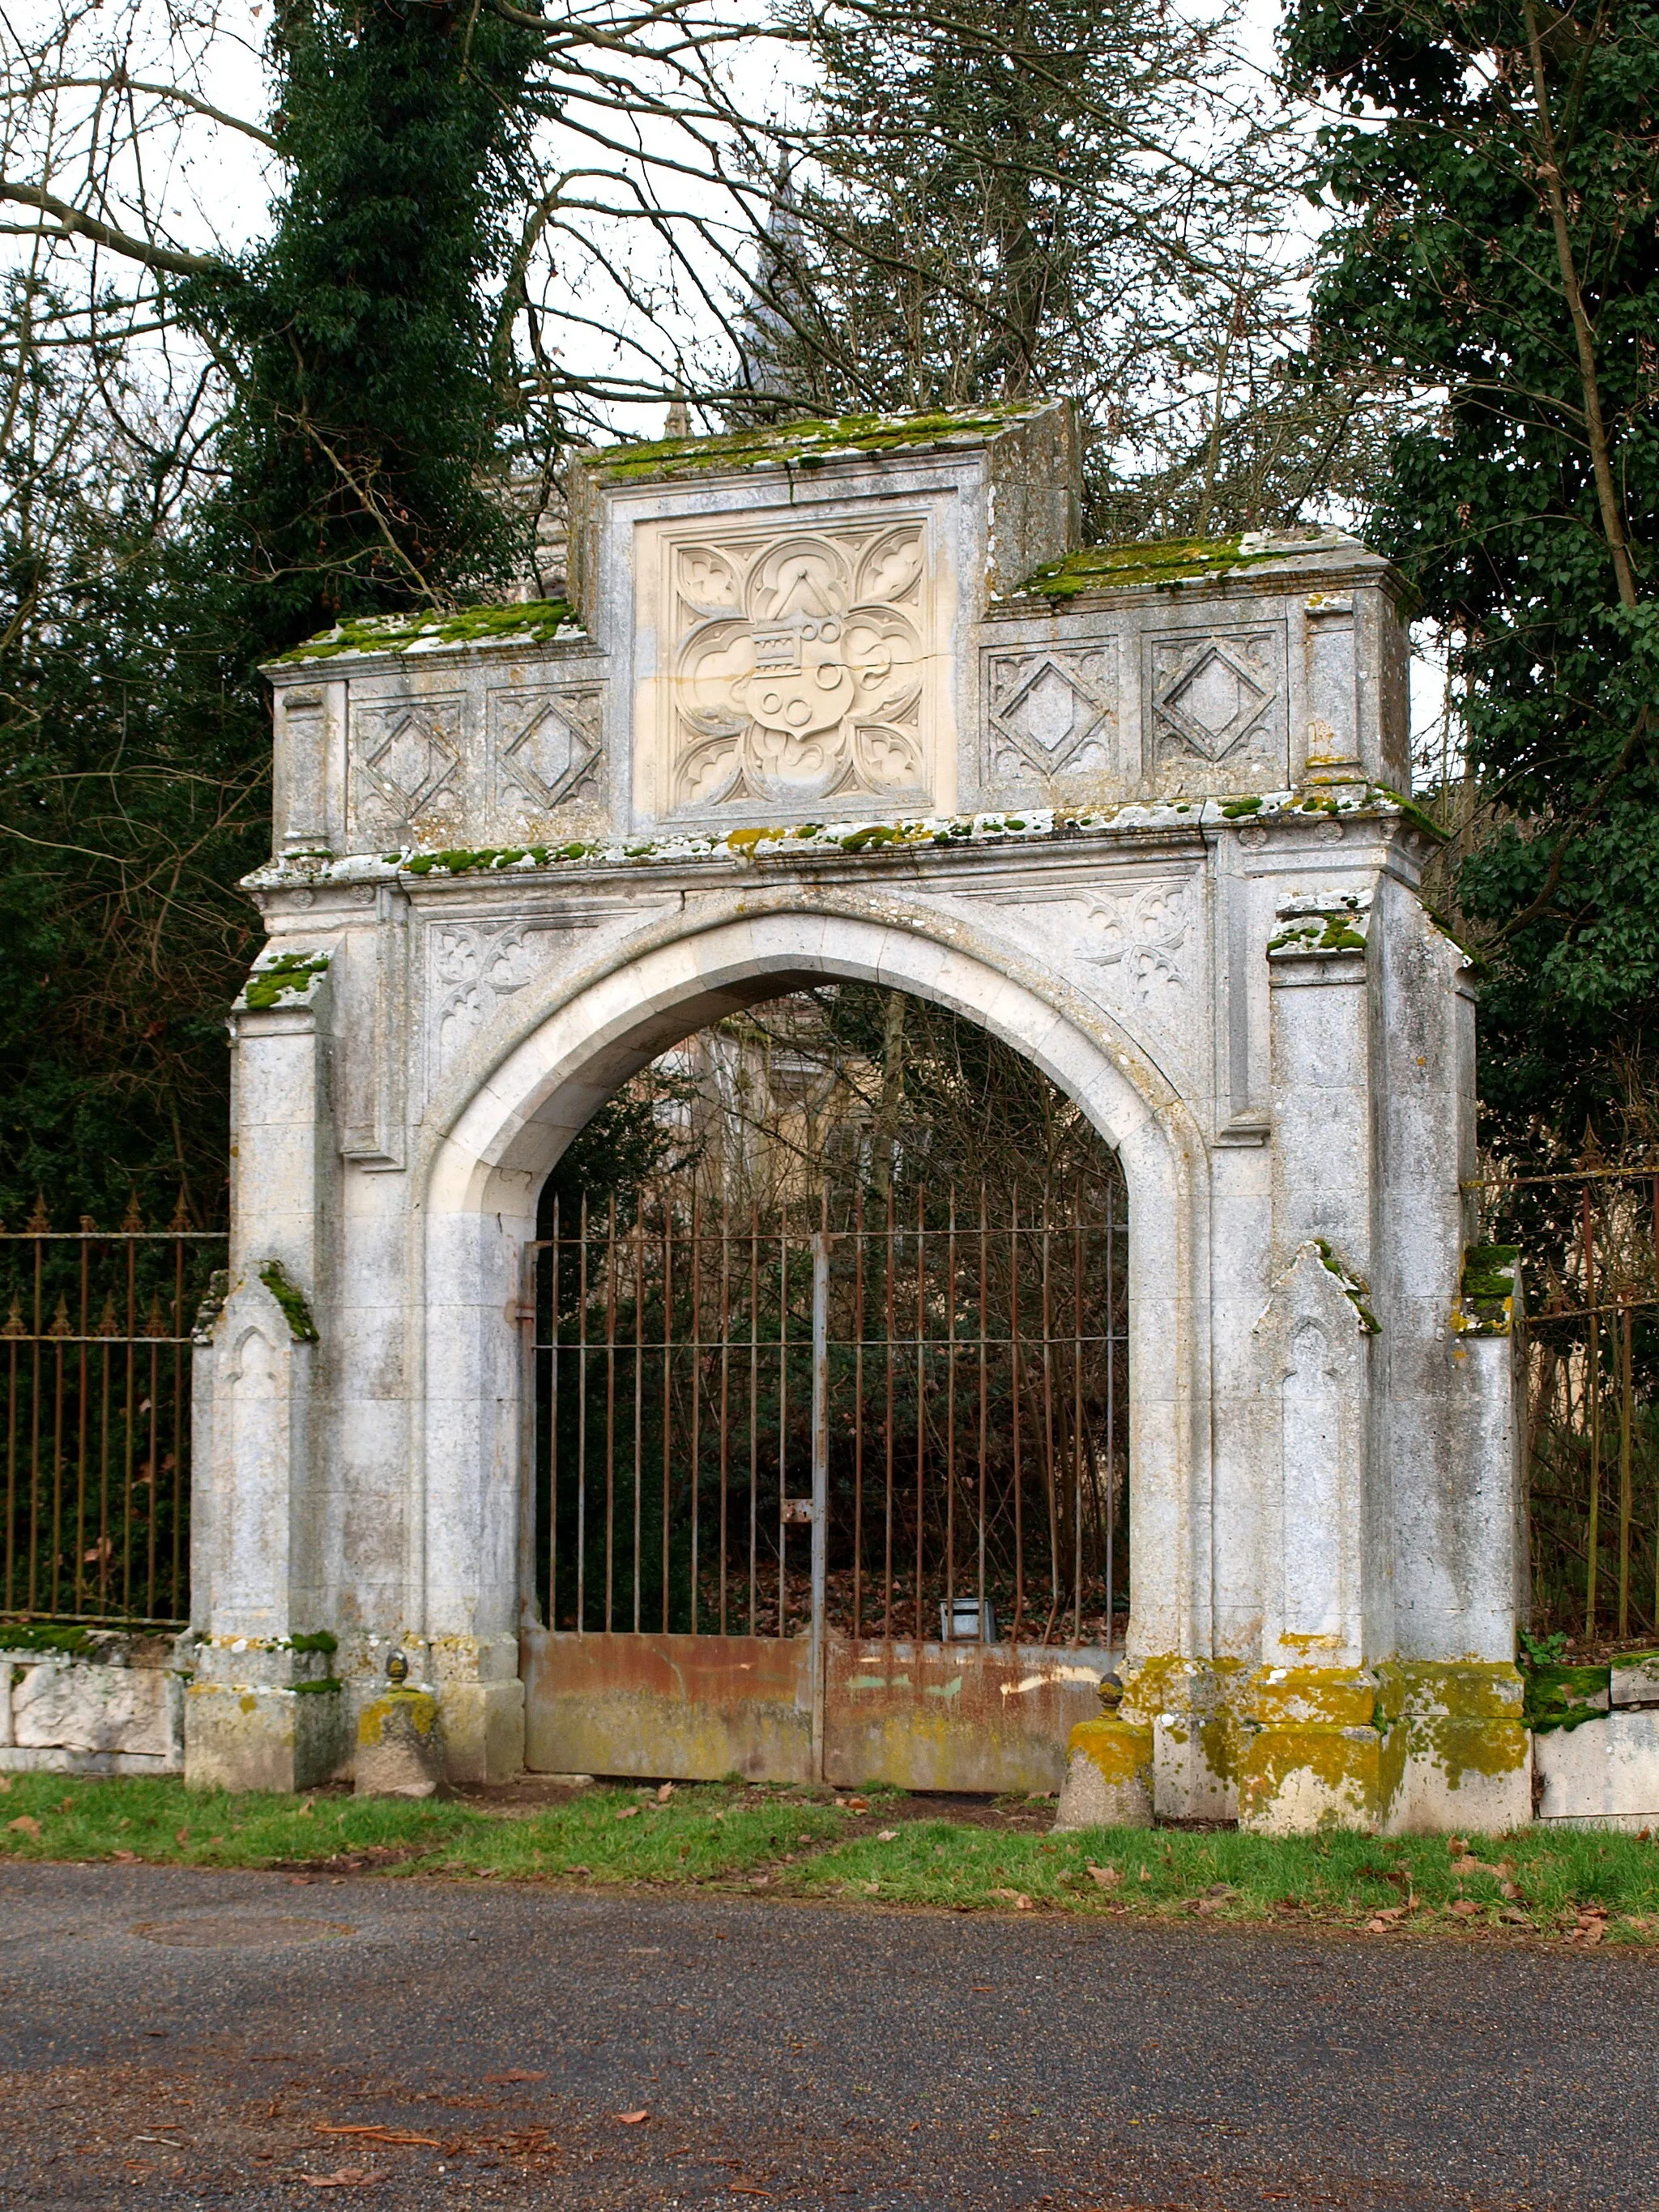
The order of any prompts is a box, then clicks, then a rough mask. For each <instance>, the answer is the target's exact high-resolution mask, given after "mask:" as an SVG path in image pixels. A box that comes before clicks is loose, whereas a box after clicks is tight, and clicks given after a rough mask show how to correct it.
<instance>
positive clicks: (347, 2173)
mask: <svg viewBox="0 0 1659 2212" xmlns="http://www.w3.org/2000/svg"><path fill="white" fill-rule="evenodd" d="M300 2179H301V2181H303V2182H304V2184H305V2185H306V2187H307V2189H373V2188H374V2186H375V2185H376V2183H377V2182H381V2181H389V2180H390V2179H392V2170H391V2168H390V2167H389V2166H377V2167H376V2168H375V2169H374V2171H373V2172H370V2170H369V2168H368V2166H337V2167H336V2168H335V2170H334V2172H332V2173H302V2174H301V2176H300Z"/></svg>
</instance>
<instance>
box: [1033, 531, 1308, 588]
mask: <svg viewBox="0 0 1659 2212" xmlns="http://www.w3.org/2000/svg"><path fill="white" fill-rule="evenodd" d="M1285 550H1286V549H1285V548H1284V547H1277V546H1275V547H1271V548H1268V549H1267V550H1262V551H1259V552H1258V551H1252V552H1249V553H1246V552H1245V551H1244V550H1243V537H1242V535H1240V534H1238V533H1237V532H1236V533H1235V534H1234V535H1233V536H1232V537H1231V538H1150V539H1148V540H1146V542H1145V543H1144V544H1140V543H1136V544H1127V545H1085V546H1083V547H1082V548H1081V549H1080V550H1079V551H1077V552H1075V553H1068V554H1067V555H1066V557H1065V559H1064V560H1063V561H1050V562H1048V563H1047V564H1046V565H1045V566H1044V567H1042V568H1039V569H1038V570H1037V571H1036V574H1034V575H1031V576H1029V577H1028V578H1027V579H1026V580H1025V581H1024V583H1023V584H1022V585H1021V586H1020V587H1019V588H1020V590H1021V591H1022V592H1034V593H1035V594H1036V596H1037V597H1038V598H1040V599H1079V598H1081V597H1082V595H1083V594H1084V593H1085V592H1110V591H1123V590H1127V589H1129V588H1130V587H1131V586H1133V587H1135V588H1137V589H1141V590H1145V589H1146V588H1147V587H1148V586H1152V588H1154V589H1158V590H1164V589H1167V588H1169V587H1170V586H1175V585H1180V584H1198V583H1202V582H1204V581H1205V580H1206V579H1207V578H1210V577H1213V576H1225V575H1226V574H1229V573H1230V572H1231V571H1232V570H1234V569H1237V568H1255V567H1257V566H1259V565H1260V563H1261V562H1263V561H1281V560H1283V559H1284V558H1285Z"/></svg>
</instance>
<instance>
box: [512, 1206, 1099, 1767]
mask: <svg viewBox="0 0 1659 2212" xmlns="http://www.w3.org/2000/svg"><path fill="white" fill-rule="evenodd" d="M1120 1207H1121V1193H1119V1192H1118V1191H1116V1190H1115V1189H1114V1190H1111V1191H1109V1193H1108V1194H1106V1196H1105V1197H1104V1199H1103V1198H1102V1194H1100V1193H1098V1192H1091V1193H1090V1194H1055V1193H1053V1192H1043V1193H1038V1194H1035V1195H1033V1196H1031V1197H1030V1198H1024V1197H1022V1196H1021V1195H1019V1194H1016V1195H1015V1196H1013V1197H1012V1200H1010V1199H1007V1198H1005V1199H1004V1200H1003V1202H1002V1204H1001V1206H1000V1207H997V1208H994V1206H993V1203H992V1201H991V1200H989V1199H988V1198H987V1195H986V1194H984V1193H982V1192H975V1193H973V1194H968V1195H966V1196H964V1194H961V1193H957V1192H953V1191H949V1190H946V1191H943V1192H930V1191H927V1190H923V1191H921V1192H920V1193H916V1192H912V1193H909V1194H906V1196H905V1197H903V1198H902V1199H901V1200H897V1201H896V1200H894V1199H893V1198H892V1197H891V1196H888V1197H886V1198H885V1199H872V1198H870V1197H868V1196H866V1194H859V1193H855V1194H851V1195H837V1196H836V1197H834V1198H832V1197H831V1196H830V1195H829V1194H825V1195H824V1196H823V1198H822V1199H821V1200H820V1201H819V1202H818V1203H817V1205H816V1206H813V1207H812V1208H811V1211H810V1212H803V1211H801V1210H796V1211H794V1212H790V1211H788V1210H787V1209H775V1210H773V1211H770V1212H768V1213H766V1214H764V1215H763V1213H762V1212H761V1211H760V1210H759V1208H758V1207H757V1206H750V1208H749V1209H748V1211H747V1212H735V1211H733V1210H732V1209H731V1208H729V1207H726V1206H720V1204H719V1203H718V1202H712V1201H711V1200H709V1199H708V1198H707V1197H706V1196H705V1195H704V1194H701V1193H699V1192H698V1191H697V1190H696V1188H692V1187H688V1186H684V1185H678V1186H669V1187H667V1188H654V1189H650V1190H647V1191H642V1192H641V1193H639V1194H636V1195H635V1197H634V1198H633V1200H632V1201H631V1202H630V1203H629V1204H628V1205H626V1206H623V1207H619V1206H617V1203H616V1202H615V1201H614V1200H613V1201H611V1202H610V1203H609V1204H608V1205H607V1206H606V1207H605V1210H604V1212H597V1211H595V1210H591V1209H589V1208H587V1207H586V1206H583V1207H582V1208H581V1209H580V1212H578V1214H577V1217H576V1218H574V1220H559V1219H556V1220H555V1222H554V1224H553V1231H554V1233H553V1235H552V1236H551V1237H550V1238H549V1239H547V1240H546V1241H545V1242H544V1243H538V1244H537V1245H536V1246H535V1247H534V1248H533V1249H532V1252H531V1254H530V1255H529V1260H528V1274H529V1279H528V1282H527V1285H526V1299H525V1304H524V1309H523V1310H524V1316H525V1322H524V1326H525V1330H526V1369H527V1372H526V1405H527V1407H529V1409H530V1414H531V1422H532V1436H531V1438H530V1439H529V1442H530V1446H531V1448H530V1449H529V1450H528V1451H527V1453H526V1465H527V1467H528V1468H529V1469H530V1471H531V1480H530V1483H529V1485H528V1489H529V1492H530V1494H529V1495H528V1496H527V1497H526V1514H525V1525H526V1555H525V1561H524V1566H525V1575H526V1587H527V1588H530V1589H534V1591H535V1593H536V1599H537V1612H538V1625H537V1626H533V1627H532V1628H531V1629H529V1630H528V1631H527V1632H526V1681H527V1687H528V1696H529V1707H530V1728H529V1758H530V1763H531V1765H532V1766H533V1767H537V1768H540V1769H542V1770H544V1771H579V1770H580V1771H592V1772H601V1773H637V1774H653V1775H680V1776H686V1777H691V1776H698V1775H702V1776H712V1775H720V1774H723V1773H726V1772H728V1771H734V1770H735V1771H739V1772H742V1773H744V1774H746V1775H749V1776H751V1777H754V1778H771V1779H812V1778H821V1779H827V1780H829V1781H831V1782H835V1783H837V1784H847V1785H849V1786H851V1785H856V1784H864V1783H871V1782H874V1781H878V1780H890V1781H893V1782H896V1783H899V1784H906V1785H908V1786H911V1787H916V1788H932V1789H952V1788H955V1789H967V1790H985V1789H1012V1788H1019V1787H1024V1788H1028V1789H1030V1788H1038V1787H1042V1788H1052V1787H1053V1786H1054V1784H1055V1783H1056V1782H1057V1781H1058V1779H1059V1775H1060V1761H1061V1757H1062V1753H1063V1747H1064V1744H1065V1741H1066V1730H1067V1729H1068V1728H1069V1726H1070V1724H1071V1723H1072V1721H1073V1720H1074V1719H1077V1718H1079V1717H1084V1716H1085V1715H1086V1714H1089V1713H1092V1712H1093V1711H1097V1703H1096V1698H1095V1691H1096V1687H1097V1683H1098V1680H1099V1677H1100V1675H1101V1674H1102V1673H1103V1672H1104V1671H1105V1669H1106V1668H1107V1667H1108V1666H1109V1652H1110V1647H1111V1640H1112V1620H1113V1613H1114V1607H1115V1605H1116V1604H1118V1603H1119V1602H1120V1601H1121V1594H1122V1593H1123V1592H1124V1591H1125V1590H1126V1589H1127V1527H1126V1520H1127V1516H1126V1513H1125V1504H1126V1499H1127V1483H1126V1479H1125V1478H1126V1474H1127V1464H1126V1455H1125V1452H1124V1446H1123V1439H1124V1437H1125V1436H1126V1435H1127V1422H1126V1421H1125V1419H1124V1414H1125V1412H1126V1410H1127V1407H1126V1404H1125V1383H1126V1375H1127V1341H1126V1328H1125V1322H1126V1313H1125V1291H1124V1281H1125V1270H1124V1261H1125V1259H1126V1256H1127V1243H1126V1237H1127V1232H1126V1227H1125V1224H1124V1221H1123V1219H1122V1218H1121V1212H1120Z"/></svg>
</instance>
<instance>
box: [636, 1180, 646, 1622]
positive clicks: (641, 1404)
mask: <svg viewBox="0 0 1659 2212" xmlns="http://www.w3.org/2000/svg"><path fill="white" fill-rule="evenodd" d="M645 1195H646V1194H645V1193H644V1191H642V1190H641V1191H639V1192H638V1193H636V1194H635V1200H634V1633H635V1636H637V1635H638V1634H639V1632H640V1603H641V1598H640V1592H641V1588H642V1586H643V1584H644V1581H645V1559H644V1553H643V1550H642V1544H643V1534H642V1528H641V1506H642V1504H643V1501H644V1497H645Z"/></svg>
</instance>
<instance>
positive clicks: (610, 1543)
mask: <svg viewBox="0 0 1659 2212" xmlns="http://www.w3.org/2000/svg"><path fill="white" fill-rule="evenodd" d="M616 1583H617V1194H616V1192H615V1191H614V1190H613V1191H612V1192H611V1202H610V1205H609V1206H608V1207H607V1208H606V1211H605V1634H606V1635H607V1636H609V1635H610V1633H611V1627H612V1624H613V1618H614V1604H615V1598H616Z"/></svg>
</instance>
